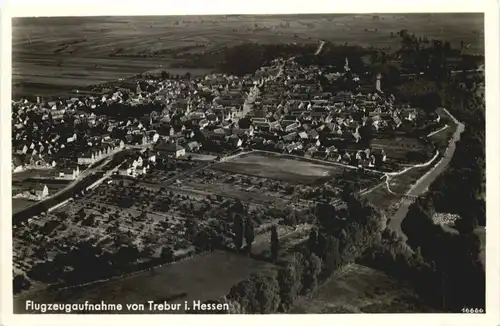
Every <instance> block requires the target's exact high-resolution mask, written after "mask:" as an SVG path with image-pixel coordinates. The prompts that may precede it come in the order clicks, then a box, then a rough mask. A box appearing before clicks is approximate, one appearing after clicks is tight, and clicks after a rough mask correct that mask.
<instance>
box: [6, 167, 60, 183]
mask: <svg viewBox="0 0 500 326" xmlns="http://www.w3.org/2000/svg"><path fill="white" fill-rule="evenodd" d="M56 175H57V171H56V170H54V169H43V170H42V169H40V170H26V171H22V172H17V173H12V181H23V180H26V179H30V178H44V177H45V178H48V177H51V176H56Z"/></svg>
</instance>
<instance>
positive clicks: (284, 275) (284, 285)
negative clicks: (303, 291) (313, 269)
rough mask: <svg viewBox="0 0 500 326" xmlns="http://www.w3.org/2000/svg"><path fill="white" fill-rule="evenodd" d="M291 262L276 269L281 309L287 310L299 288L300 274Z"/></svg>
mask: <svg viewBox="0 0 500 326" xmlns="http://www.w3.org/2000/svg"><path fill="white" fill-rule="evenodd" d="M296 273H297V271H296V269H295V265H294V263H293V262H290V263H287V264H286V265H285V266H284V267H283V268H280V269H279V271H278V284H279V287H280V299H281V310H282V311H283V312H287V311H288V310H289V309H290V307H291V306H292V303H293V301H294V300H295V299H296V298H297V295H298V292H299V288H300V285H301V283H300V276H297V275H296Z"/></svg>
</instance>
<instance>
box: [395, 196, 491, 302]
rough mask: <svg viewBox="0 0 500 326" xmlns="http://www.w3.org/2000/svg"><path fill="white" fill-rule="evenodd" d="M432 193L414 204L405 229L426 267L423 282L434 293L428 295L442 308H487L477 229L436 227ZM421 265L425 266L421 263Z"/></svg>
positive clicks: (410, 242) (404, 224)
mask: <svg viewBox="0 0 500 326" xmlns="http://www.w3.org/2000/svg"><path fill="white" fill-rule="evenodd" d="M435 212H436V209H435V206H434V203H433V199H432V194H429V195H427V196H424V197H421V198H419V199H418V200H417V201H416V202H415V203H414V204H412V205H411V206H410V208H409V210H408V214H407V216H406V218H405V220H404V221H403V224H402V228H403V230H404V232H405V234H406V235H407V236H408V243H409V245H410V246H412V247H413V248H419V249H418V251H419V252H420V253H421V257H422V260H423V261H424V262H425V263H426V264H427V268H426V269H425V272H426V273H425V274H420V275H419V276H420V277H419V278H417V281H419V283H421V282H422V281H423V280H425V281H426V283H427V284H428V288H429V289H432V291H428V292H427V293H426V295H427V296H429V297H430V299H431V301H430V302H432V303H434V304H437V305H438V306H439V307H440V308H441V309H445V310H450V311H460V309H461V308H462V307H477V308H483V309H484V307H485V272H484V266H483V264H482V262H481V260H480V252H481V242H480V239H479V237H478V236H477V234H475V233H474V232H473V231H474V229H473V228H471V227H470V226H465V225H467V223H464V222H462V223H463V224H462V225H463V226H459V227H458V228H457V229H458V232H454V231H447V230H445V229H443V228H442V227H441V226H439V225H435V224H434V223H433V221H432V216H433V215H434V213H435ZM421 265H422V264H421Z"/></svg>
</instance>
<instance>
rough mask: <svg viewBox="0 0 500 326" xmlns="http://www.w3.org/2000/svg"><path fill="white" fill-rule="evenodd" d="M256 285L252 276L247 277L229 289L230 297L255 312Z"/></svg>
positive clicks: (242, 306)
mask: <svg viewBox="0 0 500 326" xmlns="http://www.w3.org/2000/svg"><path fill="white" fill-rule="evenodd" d="M256 292H257V290H256V287H255V282H254V281H253V279H252V278H247V279H245V280H243V281H241V282H239V283H237V284H236V285H234V286H233V287H232V288H231V290H230V291H229V295H228V299H230V300H233V301H236V302H238V303H239V304H240V305H241V308H242V309H243V310H244V311H247V312H253V311H254V310H255V307H256V300H255V297H256Z"/></svg>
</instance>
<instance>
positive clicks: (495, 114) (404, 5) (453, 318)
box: [0, 0, 500, 326]
mask: <svg viewBox="0 0 500 326" xmlns="http://www.w3.org/2000/svg"><path fill="white" fill-rule="evenodd" d="M374 12H378V13H402V12H484V13H485V52H486V85H487V86H486V103H487V105H486V107H487V113H486V121H487V123H486V124H487V132H486V138H487V140H486V148H487V165H486V166H487V194H488V200H487V216H488V229H487V231H486V233H487V239H488V240H487V246H486V247H487V250H486V261H487V264H486V266H487V273H486V274H487V311H488V313H487V314H485V315H461V314H412V315H409V314H359V315H341V314H337V315H270V316H262V315H245V316H241V315H215V316H200V315H194V316H190V315H158V316H157V315H149V316H147V315H130V316H91V315H81V316H75V315H57V316H50V315H36V316H32V315H13V314H12V269H11V266H12V233H11V227H12V221H11V215H12V214H11V204H10V200H11V199H10V198H11V168H10V167H11V162H10V158H11V124H10V105H11V104H10V103H11V102H10V95H9V94H11V73H10V72H11V24H10V18H11V17H21V16H23V17H29V16H108V15H117V16H119V15H167V14H168V15H195V14H294V13H304V14H306V13H374ZM1 13H2V16H1V18H2V19H1V33H2V34H1V48H0V49H1V70H0V71H1V72H2V74H1V76H0V77H1V79H0V86H1V88H0V101H1V102H0V105H1V108H2V109H1V110H0V123H1V127H2V128H0V133H1V137H0V155H1V160H0V162H1V164H0V166H1V170H0V184H1V187H0V203H1V208H2V211H1V212H2V219H1V221H0V226H1V231H2V234H1V236H0V241H1V252H0V253H1V256H0V258H1V261H2V268H1V270H0V272H1V279H0V280H1V287H0V288H1V297H0V299H1V300H0V303H1V306H0V311H1V314H2V315H1V319H0V325H42V324H48V325H65V326H66V325H86V326H88V325H95V324H98V325H100V324H106V325H108V324H115V323H116V324H118V325H136V324H151V323H158V324H160V323H161V324H163V325H165V323H168V324H170V325H181V324H187V325H191V324H195V323H199V322H202V323H205V324H207V325H210V324H212V323H213V324H214V325H235V324H241V325H243V324H255V323H261V322H264V323H266V324H267V323H269V324H274V323H277V322H283V323H286V324H287V325H305V324H321V323H326V324H330V323H334V324H336V325H352V324H355V325H367V324H368V325H376V324H378V323H380V324H383V325H384V326H385V325H387V326H389V325H397V326H400V325H422V324H424V325H454V326H455V325H491V326H494V325H500V324H499V323H500V322H499V316H498V314H499V312H498V307H500V304H499V300H498V294H499V293H500V287H499V282H498V271H499V270H500V269H499V256H500V255H499V238H498V232H497V231H498V230H499V228H498V226H499V224H498V213H499V212H500V210H499V206H498V203H499V201H498V197H497V196H498V193H499V185H498V181H500V177H499V172H498V167H499V166H500V165H499V161H498V153H500V146H499V143H500V142H499V141H500V137H499V134H498V132H499V128H498V126H497V123H498V122H500V115H499V109H498V107H499V105H498V104H499V101H498V91H499V89H498V87H499V70H498V67H499V66H498V58H499V51H498V41H499V25H498V16H499V15H498V14H499V7H498V4H497V3H496V2H495V1H494V0H481V1H480V0H475V1H466V0H460V1H457V0H438V1H436V0H434V1H431V0H420V1H418V0H412V1H401V0H378V1H372V0H350V1H334V0H329V1H322V0H307V1H296V0H287V1H284V0H281V1H276V0H275V1H271V0H245V1H235V0H233V1H221V0H212V1H210V0H184V1H168V2H167V1H162V2H160V1H158V2H156V3H155V2H153V1H146V0H142V1H119V0H116V1H110V0H87V1H85V2H83V1H79V2H77V1H69V0H66V1H64V0H59V1H53V0H52V1H43V2H42V1H35V0H31V1H28V0H11V1H4V5H3V6H2V7H1ZM495 197H497V198H495ZM7 262H8V263H7ZM200 319H203V320H200Z"/></svg>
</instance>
